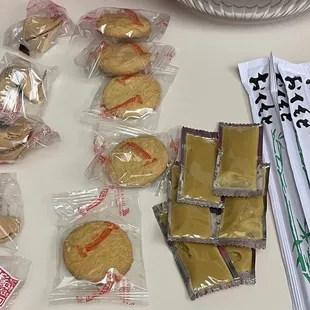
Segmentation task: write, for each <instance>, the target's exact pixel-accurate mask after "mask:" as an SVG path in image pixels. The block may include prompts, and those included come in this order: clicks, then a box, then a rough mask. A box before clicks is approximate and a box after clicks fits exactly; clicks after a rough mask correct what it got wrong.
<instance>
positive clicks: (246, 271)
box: [224, 246, 256, 285]
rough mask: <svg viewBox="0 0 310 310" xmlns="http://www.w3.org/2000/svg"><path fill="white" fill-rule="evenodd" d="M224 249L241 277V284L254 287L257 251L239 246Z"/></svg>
mask: <svg viewBox="0 0 310 310" xmlns="http://www.w3.org/2000/svg"><path fill="white" fill-rule="evenodd" d="M224 248H225V250H226V252H227V254H228V256H229V258H230V260H231V262H232V264H233V265H234V267H235V268H236V271H237V272H238V274H239V276H240V279H241V284H245V285H254V284H255V283H256V278H255V263H256V250H255V249H250V248H243V247H237V246H225V247H224Z"/></svg>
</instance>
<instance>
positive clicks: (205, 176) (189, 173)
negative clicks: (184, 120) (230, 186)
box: [182, 134, 221, 207]
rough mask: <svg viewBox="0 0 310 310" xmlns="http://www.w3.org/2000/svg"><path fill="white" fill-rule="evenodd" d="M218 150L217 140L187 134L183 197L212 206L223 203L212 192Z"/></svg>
mask: <svg viewBox="0 0 310 310" xmlns="http://www.w3.org/2000/svg"><path fill="white" fill-rule="evenodd" d="M217 151H218V145H217V140H215V139H212V138H207V137H202V136H198V135H193V134H187V135H186V145H185V163H184V181H183V193H182V196H183V197H186V198H189V199H191V198H192V199H195V200H202V201H205V202H207V204H206V205H209V206H212V207H215V206H214V204H220V203H221V198H220V197H218V196H215V195H214V194H213V192H212V185H213V178H214V170H215V166H216V157H217Z"/></svg>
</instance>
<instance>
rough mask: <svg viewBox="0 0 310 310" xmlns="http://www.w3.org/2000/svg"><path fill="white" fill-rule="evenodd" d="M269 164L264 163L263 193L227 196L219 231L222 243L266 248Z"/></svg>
mask: <svg viewBox="0 0 310 310" xmlns="http://www.w3.org/2000/svg"><path fill="white" fill-rule="evenodd" d="M269 169H270V165H269V164H264V165H263V194H262V195H261V196H254V197H226V200H225V203H226V207H225V209H224V210H223V212H222V218H221V224H220V228H219V232H218V241H219V244H220V245H235V246H245V247H249V248H256V249H265V248H266V238H267V233H266V212H267V193H268V184H269Z"/></svg>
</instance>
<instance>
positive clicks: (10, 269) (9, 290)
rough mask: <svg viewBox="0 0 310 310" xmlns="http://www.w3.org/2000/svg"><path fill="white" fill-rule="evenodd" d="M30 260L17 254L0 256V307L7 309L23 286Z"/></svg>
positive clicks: (28, 270) (29, 267)
mask: <svg viewBox="0 0 310 310" xmlns="http://www.w3.org/2000/svg"><path fill="white" fill-rule="evenodd" d="M30 269H31V262H30V261H29V260H28V259H26V258H24V257H19V256H0V288H1V290H0V309H9V308H11V306H12V305H13V304H14V301H15V300H16V298H17V297H18V294H19V292H20V291H21V289H22V288H23V286H24V284H25V283H26V280H27V278H28V274H29V272H30Z"/></svg>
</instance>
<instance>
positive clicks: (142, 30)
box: [96, 10, 151, 39]
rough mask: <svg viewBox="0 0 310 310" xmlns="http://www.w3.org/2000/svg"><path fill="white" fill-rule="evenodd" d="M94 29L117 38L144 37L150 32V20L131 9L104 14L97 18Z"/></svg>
mask: <svg viewBox="0 0 310 310" xmlns="http://www.w3.org/2000/svg"><path fill="white" fill-rule="evenodd" d="M96 29H97V30H98V31H100V32H101V33H102V34H104V35H105V36H107V37H110V38H117V39H129V38H131V39H134V38H140V39H142V38H143V39H146V38H148V37H149V35H150V34H151V24H150V22H149V21H148V20H147V19H146V18H145V17H143V16H141V15H137V14H136V13H135V12H133V11H132V10H126V12H124V13H117V14H105V15H104V16H102V17H101V18H99V19H98V20H97V22H96Z"/></svg>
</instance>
